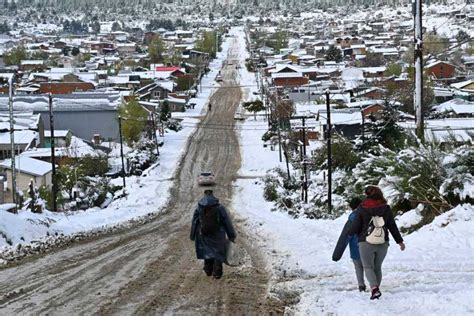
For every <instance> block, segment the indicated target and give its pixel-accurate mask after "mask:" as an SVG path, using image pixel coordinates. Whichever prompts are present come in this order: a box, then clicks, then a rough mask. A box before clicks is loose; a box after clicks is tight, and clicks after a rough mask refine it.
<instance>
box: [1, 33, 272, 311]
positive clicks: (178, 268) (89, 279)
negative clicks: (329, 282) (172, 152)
mask: <svg viewBox="0 0 474 316" xmlns="http://www.w3.org/2000/svg"><path fill="white" fill-rule="evenodd" d="M238 52H239V48H238V47H237V45H236V41H234V42H233V43H232V46H231V49H230V53H229V59H230V60H232V59H235V58H237V57H238ZM222 74H223V77H224V79H225V80H224V82H223V83H222V88H220V89H218V90H217V91H216V92H215V94H214V95H213V96H212V98H211V102H212V104H213V107H212V111H211V112H210V113H209V114H208V115H206V117H204V118H203V120H202V122H201V125H200V128H198V129H197V131H196V133H195V134H194V135H193V136H192V137H191V138H190V141H189V144H188V149H187V152H186V154H185V155H184V158H183V161H182V162H181V163H182V166H181V168H180V171H179V174H178V176H177V178H176V182H175V185H174V186H173V189H172V192H171V196H172V197H174V199H172V200H171V201H170V202H169V205H168V207H167V209H166V210H165V211H164V212H163V213H162V214H161V215H160V216H158V217H157V219H156V220H154V221H151V222H150V223H148V224H145V225H143V226H137V227H134V228H132V229H129V230H124V231H121V232H116V233H114V234H110V235H106V236H103V237H99V238H95V239H92V240H86V241H83V242H81V243H78V244H73V245H72V246H71V247H68V248H64V249H60V250H57V251H55V252H52V253H49V254H48V255H46V256H43V257H39V258H33V259H27V260H26V261H25V262H23V263H21V264H19V265H17V266H14V267H10V268H7V269H3V270H0V272H1V273H0V293H1V294H2V295H0V314H2V315H5V314H8V315H10V314H54V315H64V314H67V313H74V314H92V313H98V314H105V315H108V314H139V315H145V314H175V313H178V314H230V315H242V314H246V315H248V314H260V313H264V314H268V313H269V312H274V313H279V312H280V311H281V307H280V306H278V305H275V304H274V303H272V302H270V301H268V300H267V298H266V293H267V286H268V278H269V277H268V274H267V272H266V271H265V266H264V263H263V260H262V258H261V257H260V256H259V254H258V252H257V251H256V250H255V249H254V248H253V246H252V245H251V244H250V243H248V244H247V243H246V238H245V233H244V232H243V231H241V230H240V229H239V223H236V226H237V230H238V234H239V236H238V241H239V243H240V244H241V245H242V246H243V248H244V249H245V250H246V252H247V256H246V258H247V262H246V263H245V264H244V265H243V266H242V267H241V268H225V277H224V279H222V280H219V281H216V280H213V279H211V278H208V277H206V276H205V275H204V273H203V272H202V266H201V262H200V261H197V260H196V259H195V254H194V246H193V244H192V242H191V241H190V240H189V237H188V236H189V225H190V221H191V216H192V212H193V210H194V208H195V205H196V201H197V200H198V198H199V197H200V196H201V194H202V190H203V189H202V188H200V187H198V186H197V184H196V181H195V179H196V178H197V175H198V173H199V172H201V171H204V170H212V171H213V172H215V173H216V177H217V182H218V183H219V186H218V187H217V188H216V189H215V192H216V196H217V197H218V198H220V200H221V202H222V203H223V204H224V205H226V206H229V205H230V203H231V198H232V191H233V187H232V181H233V180H235V179H236V175H237V171H238V169H239V167H240V152H239V143H238V138H237V136H236V133H235V130H234V129H233V126H234V120H233V114H234V112H235V110H236V108H237V106H238V104H239V101H240V99H241V90H240V89H238V88H226V86H227V87H229V86H231V85H235V84H236V82H235V78H236V76H237V71H236V70H235V66H234V65H228V66H225V67H224V68H223V70H222ZM176 163H178V162H176ZM231 211H232V210H231Z"/></svg>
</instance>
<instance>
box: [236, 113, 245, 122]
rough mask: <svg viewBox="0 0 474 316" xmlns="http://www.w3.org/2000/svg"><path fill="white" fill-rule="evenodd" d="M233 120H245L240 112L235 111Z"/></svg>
mask: <svg viewBox="0 0 474 316" xmlns="http://www.w3.org/2000/svg"><path fill="white" fill-rule="evenodd" d="M234 120H237V121H243V120H245V117H244V115H243V114H242V113H241V112H235V114H234Z"/></svg>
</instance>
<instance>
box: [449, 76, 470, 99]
mask: <svg viewBox="0 0 474 316" xmlns="http://www.w3.org/2000/svg"><path fill="white" fill-rule="evenodd" d="M451 87H452V88H454V89H456V90H459V91H461V92H465V93H468V94H469V95H470V99H471V100H473V99H474V80H472V79H471V80H466V81H462V82H456V83H452V84H451Z"/></svg>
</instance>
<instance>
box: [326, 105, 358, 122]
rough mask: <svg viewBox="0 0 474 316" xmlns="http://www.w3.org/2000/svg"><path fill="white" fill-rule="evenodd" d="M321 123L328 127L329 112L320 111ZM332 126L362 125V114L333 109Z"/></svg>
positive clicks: (356, 111) (354, 111)
mask: <svg viewBox="0 0 474 316" xmlns="http://www.w3.org/2000/svg"><path fill="white" fill-rule="evenodd" d="M318 117H319V121H320V122H321V124H322V125H326V121H327V111H326V110H319V111H318ZM331 124H334V125H355V124H362V112H361V111H359V110H354V109H332V110H331Z"/></svg>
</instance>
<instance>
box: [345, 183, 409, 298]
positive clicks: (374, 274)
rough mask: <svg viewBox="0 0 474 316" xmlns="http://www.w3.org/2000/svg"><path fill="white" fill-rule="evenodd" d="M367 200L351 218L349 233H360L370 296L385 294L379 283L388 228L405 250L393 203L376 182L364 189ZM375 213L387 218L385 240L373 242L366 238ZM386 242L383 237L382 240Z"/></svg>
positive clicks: (386, 246) (385, 219) (362, 258)
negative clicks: (378, 242)
mask: <svg viewBox="0 0 474 316" xmlns="http://www.w3.org/2000/svg"><path fill="white" fill-rule="evenodd" d="M365 195H366V198H365V200H364V201H363V202H362V203H361V205H360V207H359V208H360V211H359V212H358V214H357V216H356V218H355V219H354V220H353V221H352V225H351V226H350V228H349V231H348V234H350V235H351V234H357V235H358V236H359V251H360V257H361V260H362V265H363V266H364V272H365V275H366V277H367V280H368V281H369V284H370V287H371V289H372V295H371V297H370V299H371V300H373V299H378V298H379V297H380V296H382V293H381V292H380V289H379V287H380V283H381V282H382V263H383V260H384V259H385V255H386V254H387V250H388V232H389V231H390V234H391V235H392V237H393V239H395V242H396V243H397V244H398V245H399V246H400V249H401V250H402V251H403V250H405V244H404V243H403V238H402V236H401V235H400V231H399V230H398V227H397V224H396V223H395V219H394V217H393V214H392V210H391V209H390V206H388V205H387V201H386V200H385V198H384V196H383V193H382V191H381V190H380V189H379V188H378V187H376V186H368V187H367V188H366V189H365ZM373 216H380V217H382V218H383V220H384V226H383V230H384V235H385V243H382V244H371V243H369V242H367V241H366V237H367V236H368V235H369V231H371V230H372V229H373V227H371V226H372V224H371V221H372V217H373ZM382 242H383V240H382Z"/></svg>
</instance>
